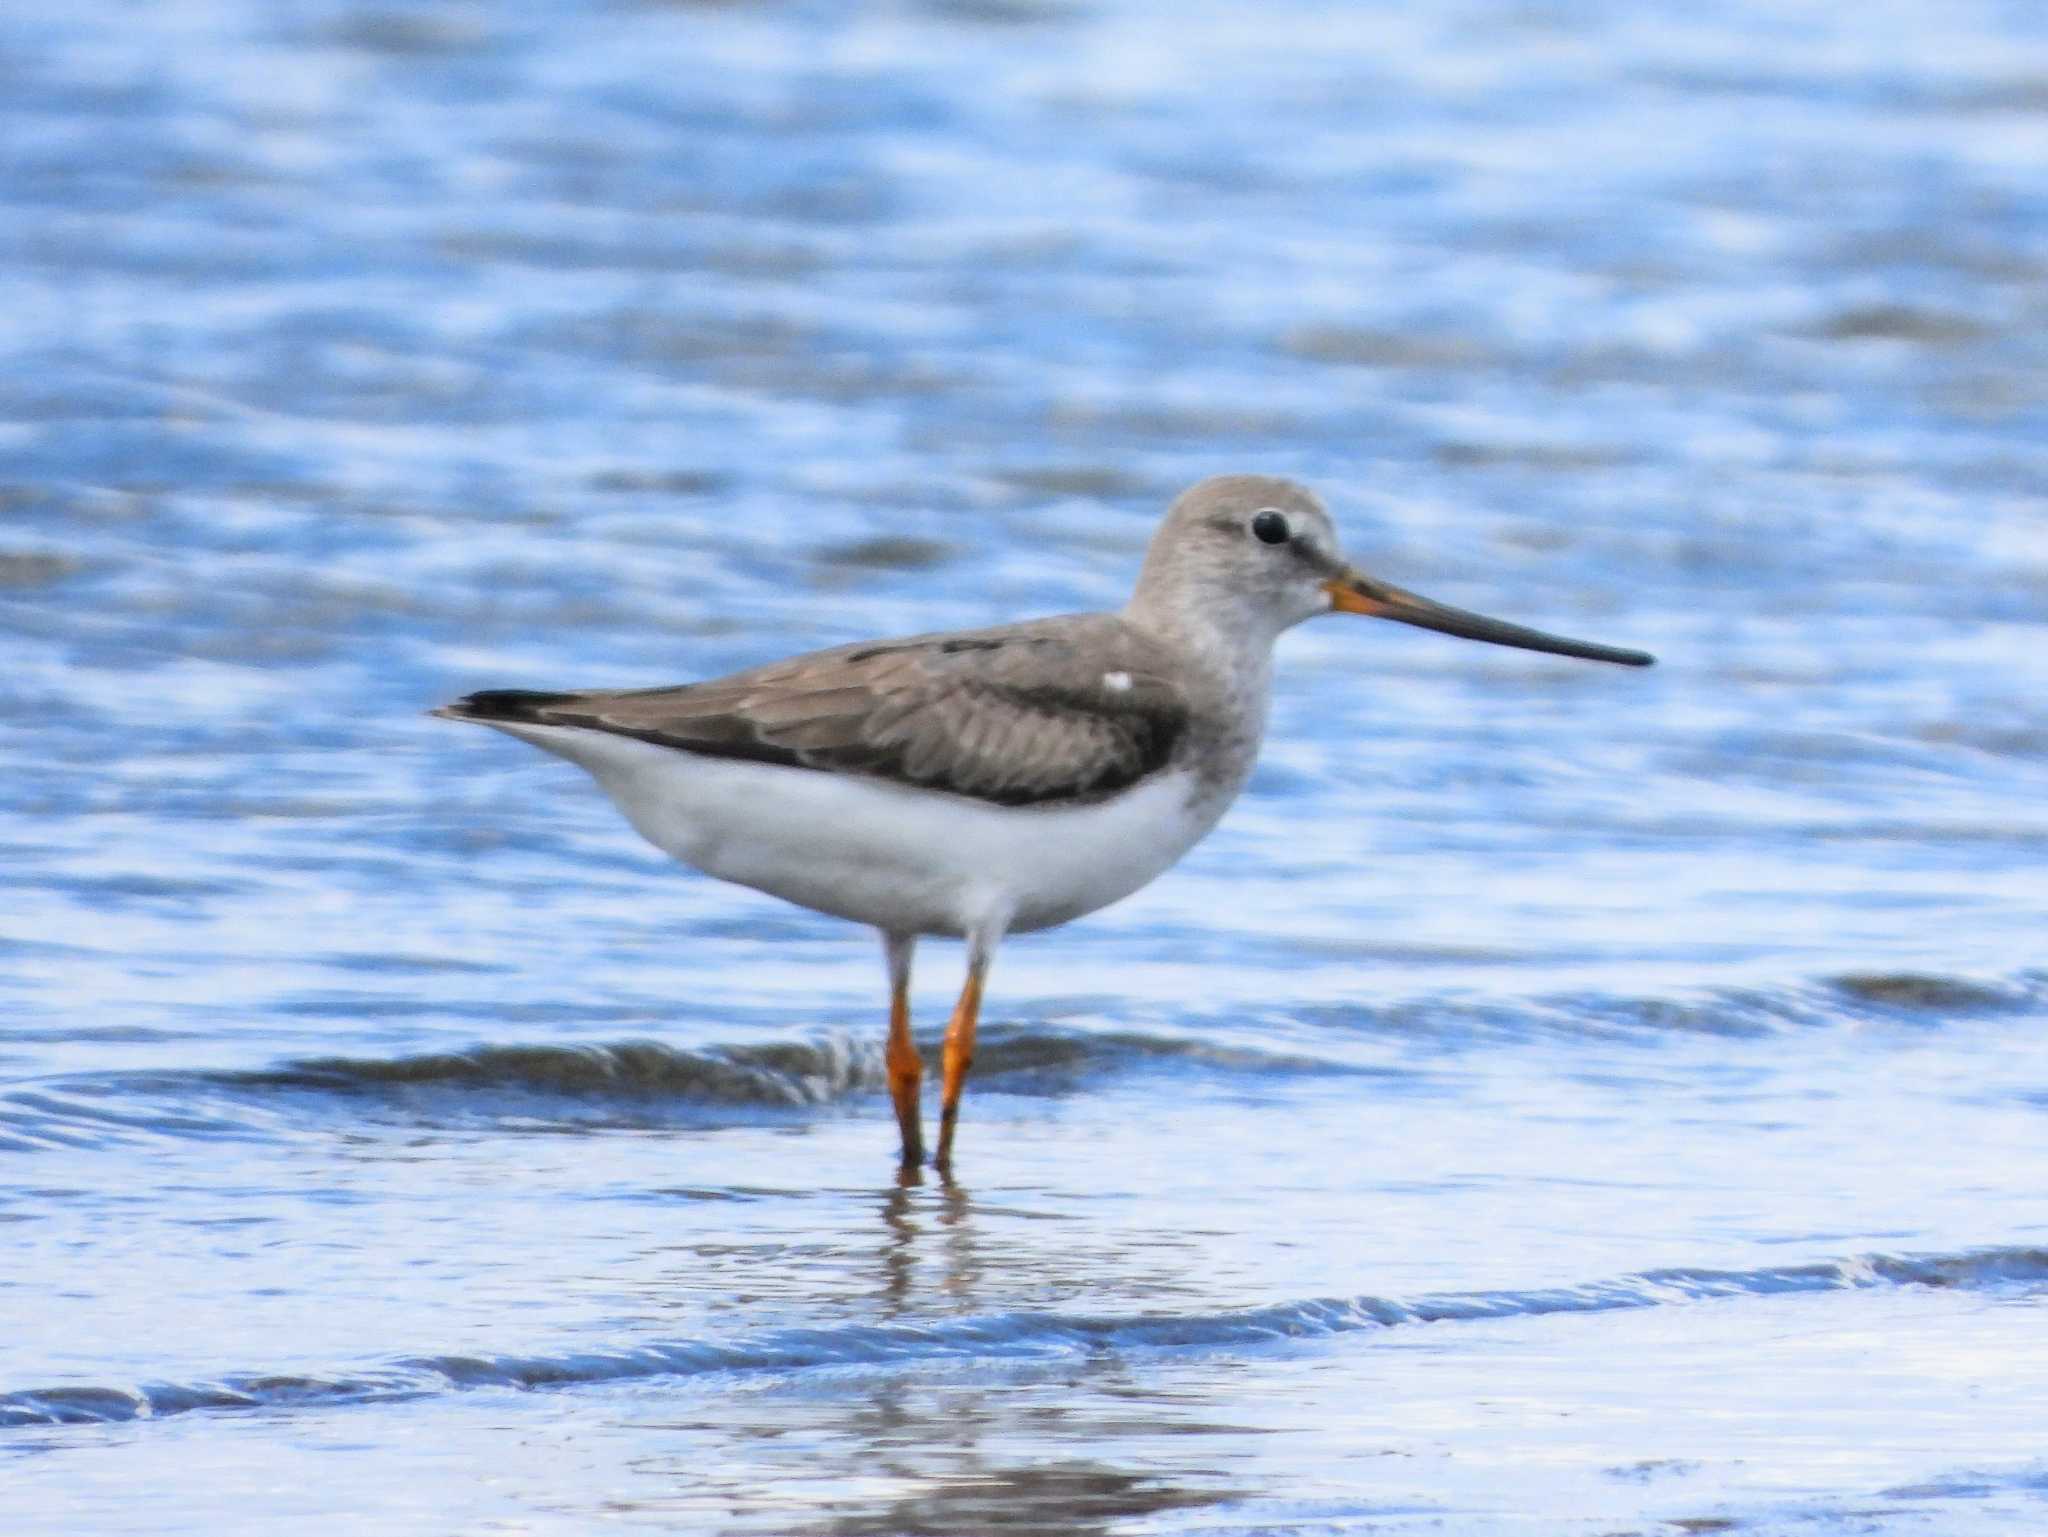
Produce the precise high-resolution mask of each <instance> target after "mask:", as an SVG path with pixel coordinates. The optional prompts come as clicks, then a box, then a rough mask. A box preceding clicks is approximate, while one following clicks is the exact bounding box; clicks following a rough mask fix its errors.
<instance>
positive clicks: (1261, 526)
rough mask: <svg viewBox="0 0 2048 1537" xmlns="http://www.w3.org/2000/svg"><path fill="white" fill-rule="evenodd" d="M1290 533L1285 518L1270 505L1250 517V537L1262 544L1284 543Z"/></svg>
mask: <svg viewBox="0 0 2048 1537" xmlns="http://www.w3.org/2000/svg"><path fill="white" fill-rule="evenodd" d="M1291 533H1292V530H1290V529H1289V528H1288V526H1287V519H1286V518H1285V517H1283V516H1282V515H1281V514H1279V513H1277V512H1275V511H1274V510H1273V509H1272V508H1270V507H1268V508H1267V509H1266V510H1265V511H1264V512H1262V513H1260V514H1259V515H1258V516H1257V517H1255V518H1253V519H1252V537H1253V538H1255V539H1257V540H1258V541H1259V542H1260V543H1262V544H1285V543H1286V542H1287V540H1288V537H1289V536H1290V534H1291Z"/></svg>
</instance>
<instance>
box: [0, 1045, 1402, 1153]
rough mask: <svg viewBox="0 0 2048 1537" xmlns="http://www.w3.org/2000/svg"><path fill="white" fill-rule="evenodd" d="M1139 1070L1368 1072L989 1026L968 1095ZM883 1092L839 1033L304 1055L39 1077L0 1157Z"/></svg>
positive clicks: (648, 1112) (22, 1099) (932, 1057)
mask: <svg viewBox="0 0 2048 1537" xmlns="http://www.w3.org/2000/svg"><path fill="white" fill-rule="evenodd" d="M925 1055H926V1057H927V1061H928V1066H929V1067H931V1068H932V1069H933V1070H934V1071H936V1068H937V1056H938V1043H937V1042H936V1041H930V1042H927V1043H926V1044H925ZM1147 1068H1156V1069H1162V1070H1174V1069H1187V1070H1192V1071H1197V1072H1223V1073H1229V1074H1233V1075H1246V1074H1287V1075H1292V1074H1321V1073H1328V1074H1344V1075H1349V1074H1356V1073H1362V1072H1366V1071H1368V1070H1367V1069H1363V1068H1356V1067H1350V1066H1346V1065H1344V1064H1341V1063H1335V1062H1328V1061H1324V1060H1321V1059H1318V1058H1314V1057H1306V1056H1289V1055H1281V1054H1275V1053H1269V1052H1260V1051H1254V1050H1248V1049H1245V1048H1241V1047H1231V1046H1220V1045H1217V1044H1216V1043H1214V1042H1213V1041H1208V1040H1203V1039H1200V1038H1191V1037H1180V1036H1166V1035H1158V1036H1153V1035H1144V1034H1139V1033H1135V1032H1118V1031H1099V1030H1087V1029H1072V1030H1069V1029H1059V1028H1048V1027H1039V1026H995V1027H992V1028H990V1029H988V1030H986V1031H984V1032H983V1034H982V1038H981V1042H980V1049H979V1051H978V1052H977V1054H976V1063H975V1085H976V1088H977V1089H978V1090H979V1091H980V1092H983V1093H989V1092H995V1093H1010V1094H1035V1095H1060V1094H1068V1093H1073V1092H1076V1091H1078V1090H1079V1089H1081V1088H1083V1087H1085V1086H1086V1085H1088V1084H1091V1083H1095V1082H1098V1081H1100V1080H1102V1079H1104V1078H1107V1077H1110V1076H1113V1075H1115V1074H1118V1073H1125V1072H1135V1071H1142V1070H1145V1069H1147ZM1371 1071H1374V1072H1378V1073H1384V1072H1385V1071H1387V1070H1384V1069H1374V1070H1371ZM887 1083H888V1079H887V1075H886V1073H885V1071H884V1067H883V1062H882V1049H881V1043H880V1042H879V1041H878V1040H873V1039H859V1040H856V1039H852V1038H849V1037H845V1036H827V1037H823V1038H819V1039H815V1040H809V1041H791V1042H771V1043H766V1044H754V1045H744V1046H721V1047H709V1048H706V1049H703V1050H689V1049H686V1048H682V1047H675V1046H665V1045H662V1044H661V1043H659V1042H655V1041H624V1042H615V1043H609V1044H602V1045H584V1046H565V1045H530V1046H529V1045H482V1046H476V1047H473V1048H471V1049H469V1050H467V1051H458V1052H436V1053H430V1054H425V1055H420V1056H409V1057H311V1058H302V1059H299V1060H295V1061H288V1062H284V1063H280V1064H279V1065H277V1066H275V1067H266V1068H255V1069H247V1070H234V1071H201V1072H177V1071H170V1072H151V1073H131V1074H123V1075H120V1076H116V1077H85V1076H80V1077H72V1078H64V1079H53V1080H50V1081H48V1082H47V1083H45V1084H41V1085H38V1086H36V1087H34V1088H24V1089H19V1090H15V1091H11V1092H9V1093H6V1094H4V1095H0V1153H5V1152H38V1151H50V1150H55V1149H61V1148H81V1147H101V1146H109V1145H113V1144H115V1143H127V1142H133V1141H136V1140H148V1139H153V1138H159V1137H162V1138H173V1139H190V1138H215V1139H223V1138H260V1137H268V1136H274V1135H278V1134H280V1133H285V1132H288V1131H289V1130H290V1129H291V1127H292V1126H293V1125H294V1124H296V1122H297V1120H298V1119H299V1118H300V1117H299V1114H298V1112H294V1111H292V1110H290V1109H289V1108H288V1107H287V1104H286V1103H285V1101H284V1100H283V1099H282V1096H289V1095H309V1094H310V1095H327V1096H333V1097H335V1098H337V1099H340V1100H344V1101H348V1100H381V1101H384V1102H386V1103H387V1104H388V1105H389V1106H392V1107H395V1113H398V1114H401V1115H403V1116H404V1117H406V1118H407V1119H408V1120H409V1121H417V1120H420V1119H423V1118H424V1119H427V1120H434V1119H436V1118H437V1117H441V1116H449V1117H453V1118H456V1119H460V1120H462V1121H465V1122H471V1121H475V1120H478V1119H479V1118H481V1119H484V1120H508V1121H511V1120H516V1121H517V1122H518V1123H520V1124H521V1125H522V1126H524V1127H526V1128H528V1129H532V1128H533V1127H534V1126H535V1125H536V1124H539V1125H542V1126H545V1125H547V1124H549V1123H559V1124H560V1125H562V1126H564V1127H574V1128H578V1129H588V1128H590V1127H591V1126H593V1125H604V1126H611V1125H631V1126H635V1127H639V1126H647V1125H669V1124H684V1123H688V1124H697V1123H701V1122H702V1121H704V1120H705V1118H706V1117H707V1116H709V1117H711V1118H714V1119H717V1118H720V1117H721V1115H724V1116H725V1117H727V1118H729V1117H730V1116H731V1115H738V1116H741V1117H745V1116H749V1115H758V1114H763V1113H774V1112H777V1111H786V1110H802V1109H816V1108H818V1107H822V1106H828V1105H833V1104H837V1103H839V1102H842V1101H846V1100H851V1099H854V1098H857V1097H860V1096H864V1095H877V1094H880V1093H881V1092H882V1090H883V1089H884V1088H885V1087H886V1086H887ZM385 1113H387V1114H388V1113H393V1112H391V1111H387V1112H385Z"/></svg>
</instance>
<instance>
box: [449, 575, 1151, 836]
mask: <svg viewBox="0 0 2048 1537" xmlns="http://www.w3.org/2000/svg"><path fill="white" fill-rule="evenodd" d="M1112 677H1113V678H1114V680H1115V681H1114V683H1112V682H1111V679H1112ZM447 713H449V714H453V715H458V716H460V717H462V718H465V719H471V720H492V719H500V720H506V719H518V720H524V721H530V722H533V723H536V724H542V725H560V726H576V727H581V728H584V729H587V730H595V731H611V732H616V733H619V734H621V735H624V736H632V737H637V738H639V739H640V740H642V741H647V742H653V743H656V744H658V745H660V746H663V747H669V748H673V749H675V750H677V751H680V752H688V753H697V754H702V755H704V756H708V757H737V758H748V759H753V760H756V761H762V762H769V763H779V764H786V765H788V766H791V767H797V768H810V769H819V770H829V771H837V772H841V773H853V774H863V775H868V776H871V777H874V778H877V779H885V780H891V781H894V782H897V783H900V784H908V785H916V786H920V787H924V788H929V789H937V790H948V791H951V792H953V793H955V794H959V795H966V796H972V797H975V798H977V799H981V800H988V801H994V802H998V803H1000V804H1003V805H1032V804H1037V803H1040V802H1044V801H1052V800H1072V799H1086V798H1091V797H1100V796H1103V795H1109V794H1114V793H1115V792H1116V791H1118V790H1121V789H1124V788H1125V787H1127V786H1128V785H1130V784H1132V783H1134V782H1135V781H1136V780H1138V779H1139V778H1141V777H1143V776H1144V775H1145V774H1146V773H1148V772H1149V771H1151V770H1153V769H1156V768H1158V767H1160V766H1161V765H1163V764H1164V763H1165V762H1167V761H1168V759H1170V758H1171V756H1172V755H1173V752H1174V750H1175V748H1176V746H1177V745H1178V744H1179V743H1180V741H1181V740H1182V738H1183V736H1184V734H1185V733H1186V731H1187V729H1188V725H1189V704H1188V700H1187V698H1186V696H1185V693H1184V691H1183V690H1182V689H1180V688H1179V687H1178V686H1177V685H1176V684H1175V683H1174V681H1173V669H1172V666H1171V659H1170V657H1169V656H1168V654H1167V653H1166V651H1165V649H1164V648H1163V647H1162V646H1161V645H1160V644H1159V643H1158V642H1157V641H1154V640H1152V639H1151V638H1150V637H1149V636H1147V635H1145V634H1143V633H1142V632H1140V631H1137V630H1134V629H1132V628H1131V627H1130V626H1129V625H1127V624H1125V623H1124V622H1123V621H1122V620H1121V619H1119V618H1117V617H1115V616H1113V615H1091V616H1087V617H1080V618H1073V619H1066V620H1054V621H1044V620H1041V621H1037V622H1035V623H1031V624H1024V625H1011V626H1006V627H1004V628H1002V629H996V630H982V631H975V632H971V633H967V634H960V635H935V636H922V637H916V638H913V639H911V640H906V641H894V642H888V643H886V644H882V645H868V646H846V647H840V648H838V649H836V650H832V651H820V652H816V653H813V654H811V655H809V656H802V657H796V658H793V659H791V660H789V661H786V662H777V663H772V664H770V665H769V666H766V667H759V668H755V669H752V670H750V671H748V672H742V673H736V674H734V675H733V676H731V677H728V678H719V679H713V680H711V681H709V682H704V683H694V684H685V685H682V686H680V687H675V688H659V689H638V690H630V691H603V692H593V693H584V694H537V693H521V692H515V691H508V690H498V691H493V692H490V693H485V694H474V695H471V696H470V697H469V698H468V699H465V700H462V701H460V702H459V703H457V704H456V705H453V706H450V707H449V710H448V712H447Z"/></svg>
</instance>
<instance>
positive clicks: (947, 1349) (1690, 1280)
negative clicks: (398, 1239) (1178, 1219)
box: [0, 1247, 2048, 1427]
mask: <svg viewBox="0 0 2048 1537" xmlns="http://www.w3.org/2000/svg"><path fill="white" fill-rule="evenodd" d="M2044 1283H2048V1249H2042V1248H2020V1247H2009V1248H1987V1249H1975V1250H1969V1251H1966V1252H1963V1253H1956V1254H1936V1255H1889V1254H1865V1255H1856V1256H1853V1257H1851V1258H1847V1259H1837V1260H1817V1261H1814V1262H1811V1263H1808V1264H1801V1265H1776V1266H1766V1267H1762V1268H1759V1269H1754V1270H1714V1269H1706V1268H1695V1267H1681V1268H1672V1269H1664V1270H1647V1271H1642V1272H1640V1273H1637V1274H1634V1275H1628V1276H1622V1277H1620V1278H1618V1279H1614V1280H1608V1281H1594V1282H1589V1283H1587V1284H1584V1285H1580V1286H1560V1287H1544V1288H1538V1289H1535V1290H1528V1291H1485V1292H1445V1293H1438V1294H1434V1295H1426V1296H1422V1297H1416V1298H1412V1299H1409V1300H1407V1301H1397V1300H1394V1299H1390V1298H1385V1297H1373V1296H1360V1297H1326V1298H1314V1299H1310V1300H1307V1301H1300V1302H1284V1303H1276V1304H1274V1305H1272V1306H1269V1307H1263V1308H1249V1309H1240V1310H1235V1311H1230V1312H1215V1313H1191V1314H1142V1315H1136V1316H1114V1315H1102V1314H1087V1313H1063V1312H1010V1313H994V1314H987V1315H983V1316H980V1317H967V1318H953V1319H945V1320H940V1321H937V1322H933V1323H928V1324H904V1323H898V1324H852V1325H839V1326H831V1327H817V1328H793V1329H783V1330H778V1331H775V1332H772V1333H768V1334H763V1335H761V1336H759V1337H757V1338H754V1339H740V1340H730V1341H720V1340H682V1341H672V1342H650V1343H647V1344H642V1345H635V1346H629V1347H625V1348H621V1349H617V1350H603V1351H579V1352H574V1353H569V1354H563V1355H556V1356H546V1355H541V1356H457V1355H447V1356H417V1357H407V1358H404V1359H400V1360H395V1361H390V1362H387V1363H385V1364H383V1365H381V1366H377V1367H372V1368H369V1369H366V1370H364V1371H362V1372H356V1373H347V1374H343V1375H339V1376H333V1377H320V1376H294V1375H279V1374H265V1375H257V1374H235V1375H230V1376H225V1377H221V1378H216V1379H214V1380H212V1381H208V1382H199V1383H188V1384H173V1383H153V1384H147V1385H141V1386H136V1387H126V1388H115V1387H53V1388H43V1389H31V1390H27V1391H21V1392H12V1393H0V1427H22V1426H32V1425H76V1424H103V1423H107V1422H110V1421H123V1420H137V1419H154V1418H159V1417H162V1416H166V1415H174V1414H185V1413H190V1412H192V1411H194V1410H200V1409H264V1408H292V1407H298V1406H302V1405H318V1406H331V1405H340V1404H366V1403H390V1402H395V1401H398V1400H402V1399H409V1398H418V1397H423V1396H428V1395H432V1394H437V1393H447V1392H455V1391H460V1390H464V1389H473V1388H492V1387H496V1388H514V1389H525V1390H531V1389H539V1388H555V1387H569V1386H592V1385H598V1384H603V1383H612V1382H625V1381H632V1380H636V1379H642V1378H649V1377H678V1378H682V1377H701V1376H707V1375H712V1374H718V1373H728V1374H730V1373H759V1372H804V1371H819V1370H829V1369H843V1368H849V1367H850V1368H861V1367H886V1366H900V1365H914V1364H917V1363H919V1362H927V1361H940V1360H960V1359H978V1360H989V1361H1011V1360H1043V1359H1055V1358H1059V1357H1067V1356H1075V1355H1087V1354H1100V1353H1104V1352H1118V1351H1139V1350H1184V1351H1219V1350H1232V1349H1255V1348H1258V1347H1261V1346H1265V1345H1269V1344H1274V1343H1277V1342H1280V1341H1284V1340H1301V1339H1314V1338H1319V1337H1329V1336H1335V1335H1343V1334H1352V1333H1358V1332H1361V1331H1365V1330H1378V1329H1392V1328H1403V1327H1409V1326H1414V1325H1420V1324H1451V1323H1465V1322H1476V1321H1485V1320H1493V1319H1503V1318H1542V1317H1547V1316H1552V1315H1557V1314H1571V1313H1610V1312H1617V1311H1623V1310H1629V1309H1639V1308H1653V1307H1670V1306H1681V1305H1685V1304H1688V1303H1698V1302H1709V1301H1716V1300H1725V1299H1732V1298H1745V1297H1780V1296H1792V1295H1800V1294H1811V1293H1821V1292H1839V1291H1865V1290H1871V1289H1874V1288H1878V1287H1907V1286H1920V1287H1938V1288H1943V1289H1956V1288H1962V1289H1969V1288H1977V1289H1993V1288H2000V1287H2009V1286H2026V1287H2031V1286H2040V1285H2042V1284H2044Z"/></svg>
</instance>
